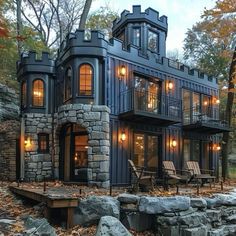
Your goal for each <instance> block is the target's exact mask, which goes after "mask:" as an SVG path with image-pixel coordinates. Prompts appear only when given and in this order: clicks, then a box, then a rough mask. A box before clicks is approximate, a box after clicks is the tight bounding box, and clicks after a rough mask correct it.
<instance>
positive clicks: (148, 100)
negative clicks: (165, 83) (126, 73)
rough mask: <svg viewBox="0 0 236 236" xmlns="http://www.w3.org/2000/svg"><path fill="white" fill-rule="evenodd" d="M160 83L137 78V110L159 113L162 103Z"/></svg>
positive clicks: (135, 81)
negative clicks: (160, 103)
mask: <svg viewBox="0 0 236 236" xmlns="http://www.w3.org/2000/svg"><path fill="white" fill-rule="evenodd" d="M160 86H161V85H160V83H159V82H158V81H154V80H149V79H146V78H143V77H140V76H135V80H134V87H135V98H136V108H137V109H138V110H142V111H149V112H158V111H159V102H160V93H161V89H160Z"/></svg>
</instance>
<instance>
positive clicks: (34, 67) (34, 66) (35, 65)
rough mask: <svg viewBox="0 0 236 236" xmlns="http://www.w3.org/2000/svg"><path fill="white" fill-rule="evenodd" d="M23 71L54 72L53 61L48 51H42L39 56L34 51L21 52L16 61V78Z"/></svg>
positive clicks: (22, 73) (23, 72)
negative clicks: (18, 59) (19, 57)
mask: <svg viewBox="0 0 236 236" xmlns="http://www.w3.org/2000/svg"><path fill="white" fill-rule="evenodd" d="M25 73H31V74H32V73H40V74H55V61H54V60H53V59H52V58H51V57H50V55H49V53H48V52H42V55H41V58H39V57H38V54H37V53H36V52H35V51H29V53H27V54H26V53H22V55H21V59H20V61H18V62H17V77H18V80H19V79H20V77H21V76H22V75H24V74H25Z"/></svg>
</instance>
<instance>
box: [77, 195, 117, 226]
mask: <svg viewBox="0 0 236 236" xmlns="http://www.w3.org/2000/svg"><path fill="white" fill-rule="evenodd" d="M102 216H113V217H116V218H118V219H119V218H120V202H119V201H118V200H116V199H114V198H112V197H109V196H90V197H88V198H86V199H84V200H81V201H80V203H79V206H78V207H77V208H76V209H75V211H74V223H75V224H79V225H85V226H88V225H92V224H97V223H98V222H99V220H100V218H101V217H102Z"/></svg>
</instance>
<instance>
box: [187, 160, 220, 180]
mask: <svg viewBox="0 0 236 236" xmlns="http://www.w3.org/2000/svg"><path fill="white" fill-rule="evenodd" d="M186 164H187V170H188V171H190V172H191V175H192V178H191V180H197V181H201V182H202V185H203V184H204V182H207V181H208V180H210V181H211V182H214V183H215V179H216V176H214V175H213V174H214V171H213V170H206V169H200V167H199V164H198V162H197V161H187V163H186Z"/></svg>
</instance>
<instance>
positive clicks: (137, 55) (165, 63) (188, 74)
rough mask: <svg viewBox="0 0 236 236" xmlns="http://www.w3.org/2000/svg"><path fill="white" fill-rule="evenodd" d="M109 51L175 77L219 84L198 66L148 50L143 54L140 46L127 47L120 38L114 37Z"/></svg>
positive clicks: (110, 42)
mask: <svg viewBox="0 0 236 236" xmlns="http://www.w3.org/2000/svg"><path fill="white" fill-rule="evenodd" d="M108 52H109V54H112V55H114V56H116V57H119V58H121V60H122V58H123V59H124V60H125V61H130V62H132V63H135V64H136V63H138V64H142V65H146V66H148V67H151V68H153V69H154V70H160V71H163V72H166V73H168V74H171V75H173V76H174V77H181V78H184V79H187V80H193V81H194V82H198V81H199V83H205V84H208V85H212V86H213V85H217V80H216V78H213V77H212V76H209V75H207V74H205V73H203V72H201V71H199V70H198V69H196V68H190V67H189V66H187V65H184V64H183V63H180V62H176V61H173V60H171V59H169V58H166V57H162V58H159V57H158V56H157V54H156V53H152V52H148V53H147V54H146V55H143V54H142V53H141V52H140V50H139V49H138V47H136V46H134V45H132V44H131V45H128V47H127V48H124V47H123V42H122V41H121V40H119V39H116V38H112V39H111V40H110V41H109V45H108Z"/></svg>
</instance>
